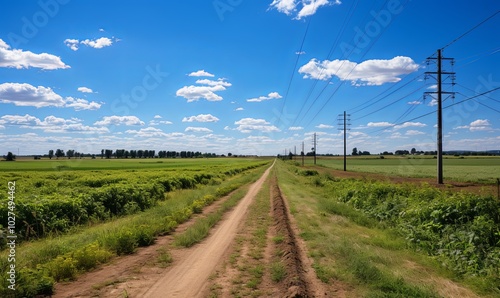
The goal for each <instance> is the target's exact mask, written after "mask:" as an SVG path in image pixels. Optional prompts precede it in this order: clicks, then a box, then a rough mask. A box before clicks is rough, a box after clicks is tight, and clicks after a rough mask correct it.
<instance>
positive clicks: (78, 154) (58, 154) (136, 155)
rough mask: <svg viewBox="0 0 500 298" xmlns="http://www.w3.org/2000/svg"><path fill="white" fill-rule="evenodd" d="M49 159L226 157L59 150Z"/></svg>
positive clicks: (193, 154) (133, 151) (50, 151)
mask: <svg viewBox="0 0 500 298" xmlns="http://www.w3.org/2000/svg"><path fill="white" fill-rule="evenodd" d="M45 156H46V157H48V158H49V159H52V158H54V157H55V158H57V159H58V158H61V157H67V158H68V159H71V158H83V157H91V158H101V159H104V158H105V159H110V158H118V159H121V158H201V157H206V158H208V157H219V156H221V157H223V156H225V155H217V154H215V153H206V152H205V153H202V152H200V151H196V152H195V151H166V150H160V151H158V153H156V150H125V149H116V150H111V149H102V150H101V154H83V153H81V152H77V151H75V150H67V151H66V152H65V151H64V150H62V149H57V150H55V151H54V150H49V152H48V154H46V155H45ZM228 156H232V154H231V153H228Z"/></svg>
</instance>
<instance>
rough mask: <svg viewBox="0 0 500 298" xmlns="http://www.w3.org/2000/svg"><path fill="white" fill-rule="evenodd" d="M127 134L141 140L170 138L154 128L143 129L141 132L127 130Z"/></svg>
mask: <svg viewBox="0 0 500 298" xmlns="http://www.w3.org/2000/svg"><path fill="white" fill-rule="evenodd" d="M125 133H128V134H131V135H134V136H136V137H141V138H151V137H166V136H168V135H167V134H166V133H164V132H163V131H162V130H161V129H158V128H154V127H146V128H141V129H139V130H127V131H125Z"/></svg>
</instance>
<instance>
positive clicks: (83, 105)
mask: <svg viewBox="0 0 500 298" xmlns="http://www.w3.org/2000/svg"><path fill="white" fill-rule="evenodd" d="M64 107H66V108H74V109H75V110H76V111H81V110H98V109H100V108H101V104H100V103H97V102H95V101H92V102H89V101H88V100H85V99H81V98H73V97H70V96H68V97H66V103H65V105H64Z"/></svg>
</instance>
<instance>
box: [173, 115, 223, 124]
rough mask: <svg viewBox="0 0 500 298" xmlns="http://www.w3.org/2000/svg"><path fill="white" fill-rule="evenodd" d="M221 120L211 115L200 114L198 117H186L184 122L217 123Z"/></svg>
mask: <svg viewBox="0 0 500 298" xmlns="http://www.w3.org/2000/svg"><path fill="white" fill-rule="evenodd" d="M217 121H219V118H217V117H215V116H213V115H211V114H200V115H198V116H190V117H184V118H183V119H182V122H217Z"/></svg>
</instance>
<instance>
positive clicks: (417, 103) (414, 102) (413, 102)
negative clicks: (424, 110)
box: [407, 100, 422, 105]
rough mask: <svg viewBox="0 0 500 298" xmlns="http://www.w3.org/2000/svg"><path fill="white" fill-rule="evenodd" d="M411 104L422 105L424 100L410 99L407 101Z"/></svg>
mask: <svg viewBox="0 0 500 298" xmlns="http://www.w3.org/2000/svg"><path fill="white" fill-rule="evenodd" d="M407 103H408V104H409V105H421V104H422V102H421V101H418V100H415V101H409V102H407Z"/></svg>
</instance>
